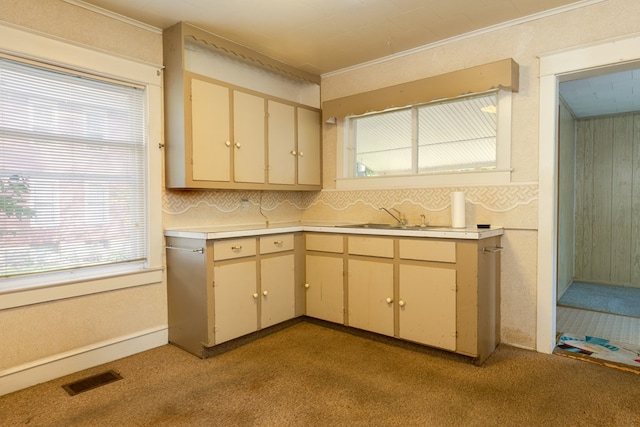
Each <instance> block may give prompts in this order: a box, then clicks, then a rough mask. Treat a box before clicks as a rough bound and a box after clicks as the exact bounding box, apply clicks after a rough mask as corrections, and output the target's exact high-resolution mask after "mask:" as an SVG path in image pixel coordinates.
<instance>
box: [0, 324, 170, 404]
mask: <svg viewBox="0 0 640 427" xmlns="http://www.w3.org/2000/svg"><path fill="white" fill-rule="evenodd" d="M168 342H169V332H168V329H167V327H166V326H164V327H161V328H154V329H147V330H144V331H139V332H137V333H135V334H131V335H125V336H122V337H118V338H114V339H111V340H107V341H102V342H99V343H95V344H92V345H90V346H86V347H81V348H77V349H74V350H71V351H68V352H65V353H60V354H56V355H54V356H50V357H47V358H43V359H39V360H36V361H33V362H29V363H25V364H23V365H19V366H16V367H13V368H10V369H7V370H4V371H0V396H2V395H4V394H8V393H12V392H14V391H18V390H21V389H24V388H27V387H31V386H34V385H36V384H40V383H43V382H46V381H50V380H52V379H55V378H60V377H62V376H65V375H69V374H72V373H74V372H78V371H82V370H83V369H88V368H92V367H94V366H98V365H101V364H103V363H108V362H112V361H114V360H117V359H121V358H123V357H127V356H131V355H132V354H136V353H140V352H143V351H146V350H150V349H152V348H155V347H160V346H162V345H165V344H167V343H168Z"/></svg>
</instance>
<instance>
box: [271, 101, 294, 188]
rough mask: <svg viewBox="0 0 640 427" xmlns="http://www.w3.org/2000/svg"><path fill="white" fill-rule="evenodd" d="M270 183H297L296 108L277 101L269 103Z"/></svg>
mask: <svg viewBox="0 0 640 427" xmlns="http://www.w3.org/2000/svg"><path fill="white" fill-rule="evenodd" d="M268 115H269V116H268V117H269V120H268V127H269V132H268V138H269V183H270V184H286V185H293V184H295V183H296V176H295V174H296V160H297V154H298V153H297V149H296V129H295V120H296V110H295V107H294V106H293V105H287V104H283V103H281V102H277V101H271V100H270V101H269V103H268Z"/></svg>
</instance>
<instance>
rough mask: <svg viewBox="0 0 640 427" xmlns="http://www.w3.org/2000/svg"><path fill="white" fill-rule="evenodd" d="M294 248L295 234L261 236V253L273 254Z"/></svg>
mask: <svg viewBox="0 0 640 427" xmlns="http://www.w3.org/2000/svg"><path fill="white" fill-rule="evenodd" d="M292 250H293V234H274V235H271V236H262V237H260V253H261V254H271V253H274V252H284V251H292Z"/></svg>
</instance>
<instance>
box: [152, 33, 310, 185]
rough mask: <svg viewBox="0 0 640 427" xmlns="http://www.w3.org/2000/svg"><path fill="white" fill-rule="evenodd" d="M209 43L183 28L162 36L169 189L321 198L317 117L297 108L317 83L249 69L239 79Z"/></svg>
mask: <svg viewBox="0 0 640 427" xmlns="http://www.w3.org/2000/svg"><path fill="white" fill-rule="evenodd" d="M196 36H197V37H196ZM210 37H211V38H212V40H213V38H215V36H214V35H211V34H209V33H205V32H202V31H201V30H199V29H196V28H194V27H191V26H189V25H188V24H183V23H180V24H177V25H175V26H174V27H171V28H169V29H167V30H165V31H164V33H163V43H164V58H165V71H164V73H165V76H164V77H165V79H164V87H165V165H166V174H165V176H166V184H167V187H168V188H212V189H238V190H296V191H298V190H320V189H321V183H322V181H321V158H320V156H321V152H322V150H321V146H320V144H321V123H320V110H319V109H317V108H314V107H312V106H310V105H307V104H301V103H300V102H308V101H309V100H310V94H312V93H314V91H311V90H310V88H312V87H317V88H319V86H318V85H317V83H309V82H306V83H305V82H302V83H301V82H299V81H298V80H296V79H287V78H285V77H283V76H278V78H277V79H276V78H273V77H270V78H264V79H261V78H259V77H261V76H264V75H270V74H269V73H265V72H264V70H260V71H259V72H256V71H255V70H251V69H247V67H249V68H250V67H251V65H248V64H246V63H243V65H242V66H241V67H245V68H244V69H240V70H237V71H238V72H237V73H235V74H236V75H238V76H244V77H243V78H240V77H236V76H235V75H233V74H234V73H229V69H228V68H229V64H228V63H229V62H232V61H233V59H230V58H228V57H224V55H222V56H221V54H220V53H219V52H215V47H212V46H213V44H210V43H209V42H208V39H209V38H210ZM214 44H215V43H214ZM192 51H193V52H192ZM196 56H197V58H196ZM281 65H282V64H281ZM234 66H236V65H234ZM282 66H283V69H284V68H287V66H284V65H282ZM223 69H227V71H226V74H225V72H222V71H221V70H223ZM287 69H289V71H291V69H290V68H287ZM291 72H293V73H294V75H295V72H294V71H291ZM252 73H253V74H252ZM271 74H273V73H271ZM248 76H254V77H255V78H253V79H251V78H249V77H248ZM238 79H239V81H235V80H238ZM254 81H259V82H260V83H261V85H255V84H253V82H254ZM284 81H286V82H287V83H286V84H284V83H281V82H284ZM318 81H319V80H318ZM242 82H244V83H247V86H251V87H246V86H245V85H244V84H242ZM262 90H264V92H263V91H262ZM278 94H279V96H278ZM317 94H318V96H317V97H318V102H317V104H318V105H319V89H318V92H317ZM280 96H281V97H280ZM296 97H297V98H298V99H297V100H296V99H295V98H296ZM312 105H315V102H314V103H312Z"/></svg>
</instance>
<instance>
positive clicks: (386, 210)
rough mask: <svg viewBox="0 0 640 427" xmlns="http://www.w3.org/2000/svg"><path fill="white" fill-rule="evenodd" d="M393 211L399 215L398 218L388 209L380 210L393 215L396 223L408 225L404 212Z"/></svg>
mask: <svg viewBox="0 0 640 427" xmlns="http://www.w3.org/2000/svg"><path fill="white" fill-rule="evenodd" d="M391 209H392V210H394V211H396V212H397V213H398V216H395V215H394V214H392V213H391V211H390V210H389V209H387V208H384V207H382V208H379V210H381V211H385V212H386V213H388V214H389V215H391V216H392V217H393V219H395V220H396V221H398V225H407V219H406V218H405V216H404V214H403V213H402V212H400V211H399V210H398V209H396V208H391Z"/></svg>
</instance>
